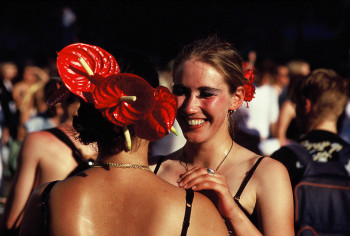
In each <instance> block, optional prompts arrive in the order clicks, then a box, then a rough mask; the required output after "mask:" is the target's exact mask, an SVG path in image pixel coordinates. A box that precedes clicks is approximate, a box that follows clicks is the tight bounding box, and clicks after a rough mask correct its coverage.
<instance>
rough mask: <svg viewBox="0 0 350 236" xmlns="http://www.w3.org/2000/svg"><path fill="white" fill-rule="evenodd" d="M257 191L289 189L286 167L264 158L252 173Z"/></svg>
mask: <svg viewBox="0 0 350 236" xmlns="http://www.w3.org/2000/svg"><path fill="white" fill-rule="evenodd" d="M254 176H255V179H256V181H257V183H258V185H257V186H259V188H258V189H261V190H262V189H267V188H269V189H271V188H279V187H290V186H291V184H290V178H289V174H288V171H287V169H286V167H285V166H284V165H283V164H282V163H281V162H279V161H277V160H275V159H272V158H270V157H264V158H263V159H262V161H261V163H260V164H259V166H258V168H257V169H256V171H255V172H254Z"/></svg>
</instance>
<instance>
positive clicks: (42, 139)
mask: <svg viewBox="0 0 350 236" xmlns="http://www.w3.org/2000/svg"><path fill="white" fill-rule="evenodd" d="M56 140H57V138H56V137H55V136H54V135H52V134H51V133H49V132H47V131H44V130H42V131H35V132H31V133H29V134H27V136H26V137H25V139H24V144H26V145H28V146H32V145H36V146H37V145H40V146H43V147H45V144H50V146H51V145H53V144H54V143H55V141H56Z"/></svg>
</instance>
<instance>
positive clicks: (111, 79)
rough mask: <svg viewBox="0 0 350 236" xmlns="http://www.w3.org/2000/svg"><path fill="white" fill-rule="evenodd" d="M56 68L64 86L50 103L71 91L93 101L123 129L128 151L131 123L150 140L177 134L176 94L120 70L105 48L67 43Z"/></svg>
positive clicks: (136, 131)
mask: <svg viewBox="0 0 350 236" xmlns="http://www.w3.org/2000/svg"><path fill="white" fill-rule="evenodd" d="M57 68H58V72H59V74H60V76H61V78H62V81H63V83H64V85H65V86H61V88H60V89H59V90H58V91H57V92H56V93H55V95H54V96H53V98H51V100H49V101H48V103H51V104H55V103H57V102H60V101H62V100H63V99H64V97H65V96H67V95H66V94H67V92H69V91H70V92H72V93H74V94H76V95H78V96H79V97H81V98H82V99H83V100H84V101H85V102H88V103H92V104H94V106H95V108H96V109H98V110H99V111H100V112H101V113H102V115H103V117H104V118H105V119H107V120H108V121H110V122H111V123H113V124H115V125H116V126H120V127H122V128H123V132H124V135H125V139H126V146H127V149H128V150H130V149H131V138H130V133H129V130H128V128H127V126H128V125H135V133H136V136H138V137H140V138H143V139H147V140H150V141H154V140H157V139H159V138H162V137H163V136H165V135H167V134H169V133H170V131H173V132H174V133H175V134H176V135H177V132H176V130H175V128H174V127H173V123H174V121H175V114H176V111H177V100H176V97H175V96H174V95H173V94H172V93H171V92H170V91H169V89H167V88H166V87H163V86H159V87H157V88H153V87H152V86H151V85H150V84H149V83H148V82H147V81H146V80H144V79H143V78H141V77H140V76H137V75H135V74H130V73H120V69H119V65H118V63H117V61H116V60H115V59H114V57H113V56H112V55H111V54H109V53H108V52H107V51H105V50H103V49H102V48H99V47H97V46H93V45H88V44H82V43H76V44H71V45H68V46H67V47H65V48H63V49H62V50H61V51H60V52H58V58H57ZM68 94H69V93H68Z"/></svg>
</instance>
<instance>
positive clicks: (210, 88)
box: [198, 86, 221, 93]
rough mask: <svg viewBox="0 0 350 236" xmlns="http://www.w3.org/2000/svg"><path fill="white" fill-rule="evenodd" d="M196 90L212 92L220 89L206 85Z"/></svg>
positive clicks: (217, 91)
mask: <svg viewBox="0 0 350 236" xmlns="http://www.w3.org/2000/svg"><path fill="white" fill-rule="evenodd" d="M198 90H199V91H205V92H213V93H219V92H220V91H221V89H217V88H212V87H206V86H203V87H199V88H198Z"/></svg>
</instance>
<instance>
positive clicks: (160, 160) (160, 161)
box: [153, 156, 165, 174]
mask: <svg viewBox="0 0 350 236" xmlns="http://www.w3.org/2000/svg"><path fill="white" fill-rule="evenodd" d="M164 158H165V156H160V157H159V159H158V162H157V165H156V168H155V169H154V171H153V172H154V174H157V173H158V170H159V167H160V165H161V164H162V162H163V161H164Z"/></svg>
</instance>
